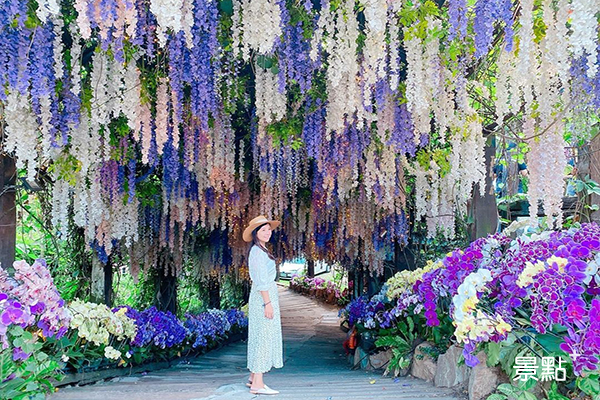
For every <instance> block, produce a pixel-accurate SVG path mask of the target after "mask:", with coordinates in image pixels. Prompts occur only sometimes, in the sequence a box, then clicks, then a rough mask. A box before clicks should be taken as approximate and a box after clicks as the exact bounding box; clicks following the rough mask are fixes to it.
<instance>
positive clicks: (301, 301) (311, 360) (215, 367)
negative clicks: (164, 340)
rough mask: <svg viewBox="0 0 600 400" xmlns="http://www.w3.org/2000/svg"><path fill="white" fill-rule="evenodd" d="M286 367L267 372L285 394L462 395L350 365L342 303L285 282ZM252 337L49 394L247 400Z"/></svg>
mask: <svg viewBox="0 0 600 400" xmlns="http://www.w3.org/2000/svg"><path fill="white" fill-rule="evenodd" d="M280 296H281V307H282V324H283V340H284V363H285V366H284V367H283V368H282V369H277V370H273V371H271V372H270V373H268V374H266V375H265V382H266V383H267V384H268V385H269V386H270V387H272V388H274V389H277V390H279V391H280V392H281V393H280V394H279V395H277V396H260V397H261V398H271V397H272V398H274V399H278V400H292V399H293V400H349V399H356V400H362V399H365V400H367V399H377V400H396V399H419V400H427V399H439V400H458V399H460V397H458V396H457V395H456V394H455V393H454V392H452V391H451V390H450V389H442V388H436V387H434V386H433V385H432V384H430V383H427V382H424V381H420V380H417V379H414V378H410V377H409V378H400V379H391V378H383V377H381V374H380V373H375V372H365V371H353V370H351V369H350V368H349V365H348V363H347V359H346V356H345V355H344V350H343V348H342V341H343V340H344V339H345V334H344V333H343V332H342V331H341V330H340V329H339V325H338V317H337V309H336V308H334V307H333V306H328V305H323V304H320V303H317V302H316V301H313V300H311V299H308V298H306V297H304V296H302V295H299V294H296V293H294V292H292V291H290V290H288V289H286V288H283V287H280ZM247 378H248V372H247V370H246V343H245V342H238V343H234V344H232V345H229V346H226V347H224V348H221V349H219V350H216V351H213V352H210V353H208V354H206V355H204V356H201V357H198V358H197V359H194V360H192V361H189V362H183V363H181V364H179V365H177V366H175V367H172V368H170V369H166V370H161V371H155V372H151V373H148V374H146V375H132V376H127V377H122V378H115V379H113V380H112V381H108V382H100V383H97V384H93V385H87V386H82V387H67V388H63V389H60V390H59V391H58V392H57V393H55V394H53V395H52V396H50V397H49V399H50V400H113V399H114V400H117V399H119V400H120V399H127V400H247V399H255V398H258V397H259V396H254V395H251V394H250V393H249V392H248V389H247V388H246V386H245V381H246V379H247Z"/></svg>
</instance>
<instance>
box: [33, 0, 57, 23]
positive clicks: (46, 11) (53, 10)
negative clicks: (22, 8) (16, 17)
mask: <svg viewBox="0 0 600 400" xmlns="http://www.w3.org/2000/svg"><path fill="white" fill-rule="evenodd" d="M37 4H38V8H37V10H35V11H36V14H37V16H38V18H39V19H40V21H42V22H46V21H47V20H48V18H49V17H52V16H55V15H58V14H59V13H60V4H59V2H58V0H38V2H37Z"/></svg>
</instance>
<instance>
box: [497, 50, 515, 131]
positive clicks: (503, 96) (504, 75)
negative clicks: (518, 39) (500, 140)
mask: <svg viewBox="0 0 600 400" xmlns="http://www.w3.org/2000/svg"><path fill="white" fill-rule="evenodd" d="M514 63H515V58H514V52H508V51H504V50H501V51H500V55H499V57H498V61H497V62H496V65H497V70H496V98H495V100H494V104H495V108H496V123H497V124H498V125H500V126H502V124H503V123H504V117H505V116H506V115H508V113H509V112H510V110H511V109H512V106H511V103H510V99H511V83H512V82H511V81H510V79H511V77H512V76H513V71H514V70H515V67H514ZM512 97H513V98H517V95H516V94H514V95H513V96H512Z"/></svg>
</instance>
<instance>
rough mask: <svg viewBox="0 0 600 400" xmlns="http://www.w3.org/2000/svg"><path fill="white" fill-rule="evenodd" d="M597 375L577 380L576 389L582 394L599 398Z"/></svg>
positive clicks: (599, 386)
mask: <svg viewBox="0 0 600 400" xmlns="http://www.w3.org/2000/svg"><path fill="white" fill-rule="evenodd" d="M598 377H599V375H596V374H594V375H590V376H587V377H585V378H577V387H578V388H579V389H581V391H582V392H584V393H586V394H589V395H590V396H592V397H594V398H596V397H597V396H600V382H598Z"/></svg>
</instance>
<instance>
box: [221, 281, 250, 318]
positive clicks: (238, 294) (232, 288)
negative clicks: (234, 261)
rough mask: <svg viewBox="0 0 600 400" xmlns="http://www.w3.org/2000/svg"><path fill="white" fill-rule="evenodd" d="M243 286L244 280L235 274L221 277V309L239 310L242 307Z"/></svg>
mask: <svg viewBox="0 0 600 400" xmlns="http://www.w3.org/2000/svg"><path fill="white" fill-rule="evenodd" d="M246 284H247V283H246ZM244 285H245V283H244V280H243V279H240V278H239V277H237V276H236V275H235V274H225V275H223V276H221V284H220V289H221V293H220V294H221V309H223V310H225V309H229V308H240V307H242V306H243V305H244Z"/></svg>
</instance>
